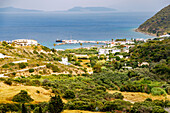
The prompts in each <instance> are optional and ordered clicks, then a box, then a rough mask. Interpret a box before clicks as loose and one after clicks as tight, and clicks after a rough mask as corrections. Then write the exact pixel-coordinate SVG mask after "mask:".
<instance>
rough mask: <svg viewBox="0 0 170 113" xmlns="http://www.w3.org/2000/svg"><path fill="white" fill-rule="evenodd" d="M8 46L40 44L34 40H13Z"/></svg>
mask: <svg viewBox="0 0 170 113" xmlns="http://www.w3.org/2000/svg"><path fill="white" fill-rule="evenodd" d="M6 42H7V43H8V44H12V43H14V44H15V45H18V46H31V45H35V46H37V45H38V42H37V41H36V40H32V39H16V40H12V41H6Z"/></svg>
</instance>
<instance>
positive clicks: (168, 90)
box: [165, 86, 170, 95]
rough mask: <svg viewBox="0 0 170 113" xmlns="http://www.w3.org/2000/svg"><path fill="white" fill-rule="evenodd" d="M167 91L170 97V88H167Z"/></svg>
mask: <svg viewBox="0 0 170 113" xmlns="http://www.w3.org/2000/svg"><path fill="white" fill-rule="evenodd" d="M165 90H166V92H167V93H168V95H170V86H167V87H166V89H165Z"/></svg>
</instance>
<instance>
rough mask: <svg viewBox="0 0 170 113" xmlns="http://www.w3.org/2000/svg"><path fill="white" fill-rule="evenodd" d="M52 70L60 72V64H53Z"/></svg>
mask: <svg viewBox="0 0 170 113" xmlns="http://www.w3.org/2000/svg"><path fill="white" fill-rule="evenodd" d="M52 70H53V72H60V69H59V68H58V66H53V67H52Z"/></svg>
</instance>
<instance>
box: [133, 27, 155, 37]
mask: <svg viewBox="0 0 170 113" xmlns="http://www.w3.org/2000/svg"><path fill="white" fill-rule="evenodd" d="M134 31H135V32H139V33H143V34H146V35H149V36H154V37H157V36H156V34H153V33H148V32H143V31H141V30H139V29H138V28H135V29H134Z"/></svg>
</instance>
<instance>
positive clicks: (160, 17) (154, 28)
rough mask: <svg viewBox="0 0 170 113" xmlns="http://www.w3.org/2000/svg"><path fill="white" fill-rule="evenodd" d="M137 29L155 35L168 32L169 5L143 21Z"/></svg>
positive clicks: (169, 28) (169, 20) (169, 29)
mask: <svg viewBox="0 0 170 113" xmlns="http://www.w3.org/2000/svg"><path fill="white" fill-rule="evenodd" d="M137 31H139V32H145V33H149V34H154V35H157V36H160V35H163V34H167V33H170V5H168V6H167V7H165V8H163V9H162V10H161V11H159V12H158V13H157V14H155V15H154V16H153V17H151V18H150V19H148V20H147V21H145V22H144V23H143V24H142V25H140V26H139V28H138V29H137Z"/></svg>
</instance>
